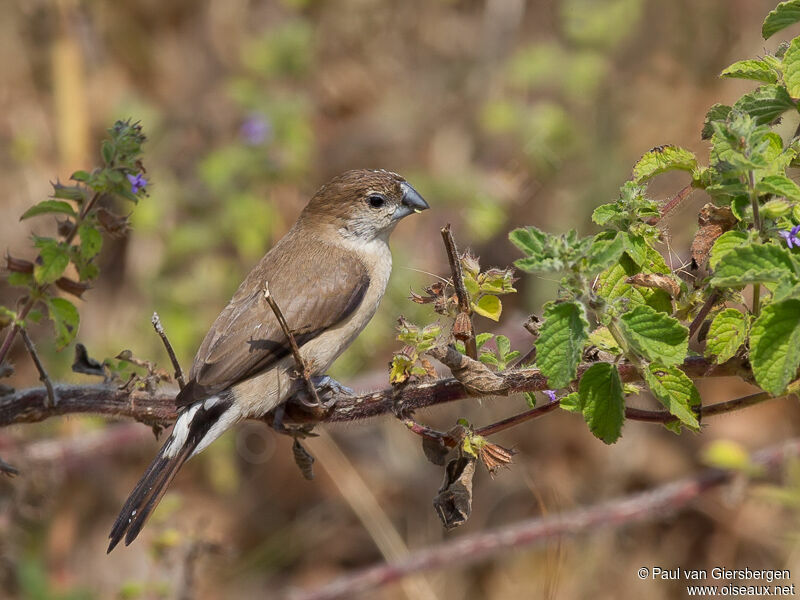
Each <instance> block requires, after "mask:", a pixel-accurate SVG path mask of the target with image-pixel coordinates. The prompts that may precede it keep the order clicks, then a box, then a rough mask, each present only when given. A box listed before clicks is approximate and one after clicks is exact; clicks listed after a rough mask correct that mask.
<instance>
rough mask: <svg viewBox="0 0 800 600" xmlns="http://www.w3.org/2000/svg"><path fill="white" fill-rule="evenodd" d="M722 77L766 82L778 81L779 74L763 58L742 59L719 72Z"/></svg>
mask: <svg viewBox="0 0 800 600" xmlns="http://www.w3.org/2000/svg"><path fill="white" fill-rule="evenodd" d="M719 76H720V77H730V78H734V79H753V80H755V81H763V82H764V83H777V81H778V74H777V73H776V72H775V70H774V69H773V68H772V67H770V66H769V64H768V63H767V62H766V61H763V60H740V61H737V62H735V63H733V64H732V65H731V66H730V67H728V68H727V69H725V70H724V71H722V73H720V74H719Z"/></svg>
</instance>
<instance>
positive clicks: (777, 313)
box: [750, 299, 800, 396]
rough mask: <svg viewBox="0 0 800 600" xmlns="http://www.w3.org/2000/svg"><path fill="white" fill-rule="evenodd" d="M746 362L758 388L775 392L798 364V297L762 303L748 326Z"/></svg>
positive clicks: (781, 389)
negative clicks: (760, 308) (761, 307)
mask: <svg viewBox="0 0 800 600" xmlns="http://www.w3.org/2000/svg"><path fill="white" fill-rule="evenodd" d="M750 362H751V364H752V365H753V375H755V378H756V382H757V383H758V385H759V386H761V388H762V389H764V390H766V391H768V392H769V393H770V394H772V395H773V396H779V395H780V394H782V393H783V392H784V390H785V389H786V386H787V385H788V384H789V383H790V382H791V381H792V380H793V379H794V378H795V376H796V375H797V367H798V366H800V300H797V299H789V300H784V301H783V302H778V303H776V304H769V305H767V306H765V307H764V308H763V310H762V312H761V315H759V317H758V318H757V319H756V320H755V322H754V323H753V327H752V329H751V330H750Z"/></svg>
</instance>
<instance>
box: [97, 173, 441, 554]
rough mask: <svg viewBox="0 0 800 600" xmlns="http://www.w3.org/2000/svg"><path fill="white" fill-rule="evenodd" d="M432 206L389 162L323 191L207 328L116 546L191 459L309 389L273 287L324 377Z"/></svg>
mask: <svg viewBox="0 0 800 600" xmlns="http://www.w3.org/2000/svg"><path fill="white" fill-rule="evenodd" d="M426 208H428V204H427V203H426V202H425V200H423V199H422V197H421V196H420V195H419V194H418V193H417V192H416V190H414V188H412V187H411V186H410V185H409V184H408V183H407V182H406V181H405V179H403V178H402V177H400V176H399V175H397V174H395V173H390V172H388V171H382V170H380V171H369V170H357V171H347V172H346V173H343V174H342V175H339V176H338V177H336V178H334V179H333V180H331V181H330V182H328V183H327V184H325V185H324V186H322V187H321V188H320V189H319V191H317V193H316V194H314V197H313V198H311V201H310V202H309V203H308V205H307V206H306V207H305V208H304V209H303V211H302V212H301V213H300V216H299V218H298V219H297V222H296V223H295V224H294V226H293V227H292V228H291V229H290V230H289V232H288V233H287V234H286V235H285V236H284V237H283V238H282V239H281V240H280V241H278V243H277V244H275V246H274V247H273V248H272V250H270V251H269V252H268V253H267V254H266V256H264V258H262V259H261V261H260V262H259V263H258V264H257V265H256V266H255V268H254V269H253V270H252V271H250V274H249V275H248V276H247V277H246V278H245V280H244V282H242V284H241V285H240V286H239V289H238V290H237V291H236V293H235V294H234V296H233V298H232V299H231V301H230V302H229V303H228V305H227V306H226V307H225V309H224V310H223V311H222V312H221V313H220V315H219V316H218V317H217V320H216V321H214V324H213V325H212V326H211V329H210V330H209V332H208V334H206V337H205V339H204V340H203V343H202V345H201V346H200V349H199V350H198V351H197V356H195V359H194V363H193V364H192V369H191V372H190V381H189V382H188V383H187V384H186V387H184V388H183V389H182V390H181V392H180V393H179V394H178V397H177V400H176V402H177V404H178V407H179V411H180V412H179V415H178V418H177V420H176V421H175V426H174V427H173V429H172V433H171V434H170V436H169V439H167V441H166V443H165V444H164V446H163V447H162V448H161V450H160V451H159V453H158V455H157V456H156V458H155V460H153V462H152V463H151V464H150V466H149V467H148V469H147V471H145V474H144V475H143V476H142V478H141V480H140V481H139V483H138V484H137V485H136V487H135V488H134V490H133V492H131V495H130V496H129V497H128V500H127V502H126V503H125V506H124V507H123V508H122V511H121V512H120V515H119V517H117V520H116V522H115V523H114V526H113V528H112V529H111V533H110V535H109V538H110V539H111V542H110V544H109V546H108V551H109V552H111V550H113V549H114V547H115V546H116V545H117V544H118V543H119V541H120V540H121V539H122V538H123V536H124V537H125V545H128V544H130V543H131V542H132V541H133V540H134V539H136V536H137V535H138V534H139V532H140V531H141V529H142V526H143V525H144V524H145V522H146V521H147V518H148V517H149V516H150V513H151V512H152V511H153V509H154V508H155V507H156V505H157V504H158V502H159V501H160V500H161V497H162V496H163V495H164V492H165V491H166V489H167V486H168V485H169V484H170V482H171V481H172V479H173V478H174V477H175V474H176V473H177V472H178V469H180V467H181V466H182V465H183V463H184V462H186V460H188V459H189V458H190V457H192V456H194V455H195V454H197V453H199V452H201V451H202V450H203V449H205V448H206V447H207V446H208V445H209V444H211V442H213V441H214V440H215V439H217V438H218V437H219V436H220V435H222V433H223V432H224V431H226V430H227V429H229V428H230V427H232V426H233V425H234V424H235V423H237V422H239V421H241V420H243V419H247V418H251V417H260V416H263V415H264V414H266V413H267V412H269V411H271V410H272V409H274V408H275V407H277V406H278V405H279V404H280V403H281V402H283V401H285V400H286V399H287V398H289V397H290V396H292V395H293V394H294V393H296V392H298V391H299V390H300V386H302V384H303V383H302V380H298V379H297V378H296V376H295V375H294V368H295V362H294V358H293V357H292V354H291V350H290V347H289V342H288V340H287V338H286V336H285V335H284V334H283V331H282V330H281V328H280V325H279V324H278V321H277V319H276V318H275V315H274V314H273V312H272V310H271V309H270V307H269V305H268V304H267V302H266V299H265V298H264V286H265V284H267V283H268V284H269V290H270V294H271V295H272V296H273V297H274V298H275V301H276V302H277V304H278V306H279V307H280V308H281V311H282V312H283V313H284V316H285V317H286V321H287V323H288V325H289V327H290V328H291V330H292V333H293V335H294V337H295V340H296V341H297V344H298V345H299V346H300V353H301V355H302V356H303V359H304V361H305V362H306V364H308V365H310V367H311V370H312V374H313V375H317V376H318V375H323V374H324V373H325V371H326V370H327V369H328V367H330V365H331V363H333V361H334V360H336V358H337V357H338V356H339V355H340V354H341V353H342V352H343V351H344V350H345V348H347V347H348V346H349V345H350V344H351V343H352V342H353V340H354V339H355V338H356V336H358V334H359V333H360V332H361V330H362V329H364V327H365V326H366V324H367V323H368V322H369V320H370V319H371V318H372V316H373V315H374V314H375V311H376V310H377V308H378V303H379V302H380V301H381V298H382V297H383V294H384V292H385V291H386V284H387V282H388V281H389V274H390V273H391V270H392V255H391V252H390V250H389V244H388V241H389V234H390V233H391V232H392V230H393V229H394V227H395V225H397V222H398V221H399V220H400V219H402V218H403V217H406V216H408V215H410V214H413V213H415V212H419V211H422V210H424V209H426Z"/></svg>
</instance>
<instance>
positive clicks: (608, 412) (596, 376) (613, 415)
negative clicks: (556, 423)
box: [562, 363, 625, 444]
mask: <svg viewBox="0 0 800 600" xmlns="http://www.w3.org/2000/svg"><path fill="white" fill-rule="evenodd" d="M578 394H579V395H580V405H581V410H582V412H583V418H584V419H585V420H586V423H587V424H588V425H589V429H590V431H591V432H592V433H593V434H594V435H595V436H596V437H598V438H599V439H601V440H603V441H604V442H605V443H606V444H613V443H614V442H616V441H617V440H618V439H619V436H620V435H621V434H622V423H623V421H624V420H625V397H624V396H623V394H622V381H621V380H620V378H619V372H618V371H617V366H616V365H612V364H609V363H596V364H594V365H592V366H591V367H589V368H588V369H587V370H586V372H585V373H584V374H583V377H581V381H580V384H579V386H578ZM562 402H563V400H562Z"/></svg>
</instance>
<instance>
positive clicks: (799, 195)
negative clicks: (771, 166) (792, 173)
mask: <svg viewBox="0 0 800 600" xmlns="http://www.w3.org/2000/svg"><path fill="white" fill-rule="evenodd" d="M756 191H757V192H758V193H760V194H775V195H776V196H783V197H785V198H788V199H789V200H794V201H796V202H798V201H800V186H798V185H797V184H796V183H795V182H794V181H792V180H791V179H789V178H788V177H786V176H785V175H767V176H766V177H764V178H763V179H762V180H761V181H759V182H758V183H757V184H756Z"/></svg>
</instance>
